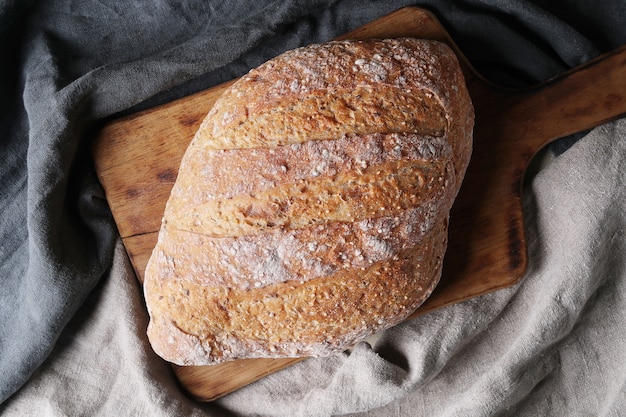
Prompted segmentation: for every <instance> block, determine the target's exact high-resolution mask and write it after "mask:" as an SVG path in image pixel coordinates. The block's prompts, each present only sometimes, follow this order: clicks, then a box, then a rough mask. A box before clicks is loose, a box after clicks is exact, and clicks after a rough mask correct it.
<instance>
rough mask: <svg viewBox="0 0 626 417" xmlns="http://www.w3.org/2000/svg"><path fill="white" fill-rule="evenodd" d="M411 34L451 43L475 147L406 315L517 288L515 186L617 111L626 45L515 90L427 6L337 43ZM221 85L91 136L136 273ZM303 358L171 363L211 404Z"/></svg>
mask: <svg viewBox="0 0 626 417" xmlns="http://www.w3.org/2000/svg"><path fill="white" fill-rule="evenodd" d="M405 36H409V37H417V38H425V39H434V40H440V41H444V42H446V43H448V44H449V45H450V46H452V48H453V49H454V50H455V51H456V52H457V55H458V57H459V60H460V61H461V64H462V67H463V70H464V74H465V76H466V81H467V84H468V88H469V90H470V95H471V96H472V100H473V102H474V106H475V113H476V125H475V131H474V152H473V155H472V161H471V162H470V166H469V169H468V171H467V174H466V177H465V180H464V183H463V186H462V188H461V191H460V193H459V196H458V198H457V200H456V202H455V205H454V207H453V209H452V213H451V219H450V230H449V245H448V251H447V253H446V257H445V260H444V271H443V277H442V279H441V282H440V284H439V286H438V287H437V289H436V290H435V292H434V293H433V295H432V296H431V297H430V298H429V299H428V300H427V301H426V303H424V304H423V305H422V307H420V308H419V309H418V311H416V312H415V314H414V315H413V316H412V317H415V316H417V315H420V314H424V313H426V312H429V311H432V310H434V309H437V308H440V307H443V306H446V305H449V304H453V303H456V302H459V301H463V300H466V299H468V298H471V297H475V296H478V295H481V294H485V293H488V292H490V291H494V290H497V289H501V288H506V287H508V286H511V285H513V284H515V283H516V282H517V281H518V280H519V279H520V278H521V277H522V276H523V274H524V271H525V269H526V264H527V254H526V242H525V236H524V220H523V213H522V206H521V185H522V179H523V176H524V173H525V171H526V168H527V166H528V164H529V162H530V160H531V159H532V157H533V156H534V155H535V154H536V153H537V152H538V151H539V150H540V149H541V148H542V147H543V146H545V145H546V144H548V143H550V142H551V141H553V140H555V139H557V138H559V137H563V136H565V135H568V134H572V133H576V132H579V131H583V130H586V129H589V128H592V127H594V126H596V125H598V124H601V123H603V122H606V121H608V120H611V119H614V118H616V117H619V116H621V115H624V114H626V48H621V49H618V50H616V51H614V52H612V53H609V54H607V55H604V56H602V57H599V58H597V59H595V60H593V61H591V62H590V63H588V64H586V65H584V66H582V67H579V68H576V69H574V70H572V71H570V72H568V73H566V74H563V75H562V76H560V77H558V78H555V79H554V80H550V81H548V82H546V83H543V84H541V85H538V86H536V87H533V88H531V89H527V90H522V91H510V90H505V89H501V88H498V87H496V86H494V85H492V84H490V83H489V82H487V81H485V80H484V79H483V78H482V77H480V76H479V75H478V74H476V72H475V71H474V70H473V69H472V68H471V66H470V65H469V64H468V62H467V60H466V59H465V58H464V57H463V55H462V53H461V52H460V51H459V50H458V48H457V47H456V46H455V44H454V42H453V41H452V40H451V39H450V37H449V36H448V34H447V33H446V31H445V30H444V28H443V27H442V26H441V24H440V23H439V22H438V21H437V19H436V18H435V17H434V16H433V15H432V14H430V13H429V12H427V11H425V10H422V9H418V8H405V9H400V10H398V11H396V12H394V13H392V14H390V15H387V16H384V17H382V18H380V19H378V20H376V21H374V22H372V23H370V24H367V25H365V26H363V27H361V28H359V29H357V30H355V31H353V32H350V33H348V34H346V35H344V36H341V37H340V38H339V39H368V38H391V37H405ZM230 84H231V83H227V84H224V85H220V86H217V87H214V88H211V89H209V90H206V91H202V92H199V93H197V94H194V95H192V96H188V97H185V98H182V99H180V100H177V101H174V102H171V103H167V104H165V105H163V106H160V107H157V108H154V109H151V110H148V111H145V112H142V113H138V114H135V115H131V116H128V117H125V118H121V119H119V120H115V121H113V122H111V123H109V124H107V125H106V126H104V128H103V129H102V130H101V131H100V132H99V134H98V135H97V137H96V138H95V142H94V147H93V154H94V159H95V164H96V171H97V173H98V176H99V179H100V181H101V183H102V185H103V187H104V189H105V191H106V196H107V200H108V202H109V205H110V207H111V210H112V212H113V216H114V218H115V220H116V222H117V226H118V229H119V232H120V235H121V237H122V240H123V242H124V245H125V247H126V249H127V251H128V253H129V256H130V258H131V261H132V263H133V266H134V268H135V271H136V273H137V277H138V278H139V279H140V280H143V272H144V269H145V265H146V263H147V261H148V257H149V256H150V253H151V251H152V248H153V247H154V244H155V242H156V238H157V233H158V229H159V226H160V221H161V217H162V215H163V210H164V207H165V202H166V200H167V198H168V196H169V192H170V189H171V187H172V185H173V183H174V180H175V179H176V176H177V172H178V165H179V162H180V159H181V158H182V156H183V154H184V152H185V150H186V148H187V145H188V144H189V142H190V141H191V139H192V137H193V135H194V133H195V131H196V130H197V128H198V126H199V124H200V122H201V121H202V119H203V118H204V116H205V115H206V114H207V113H208V111H209V110H210V109H211V107H212V106H213V103H214V102H215V100H216V99H217V97H219V95H220V94H221V93H222V92H223V91H224V90H225V89H226V88H227V87H228V86H229V85H230ZM300 360H302V359H250V360H238V361H234V362H230V363H225V364H220V365H215V366H207V367H174V370H175V373H176V375H177V377H178V379H179V381H180V383H181V385H182V387H184V388H185V389H186V390H187V391H188V392H189V394H190V395H191V396H193V397H195V398H197V399H199V400H202V401H210V400H212V399H215V398H218V397H220V396H222V395H225V394H227V393H229V392H232V391H233V390H236V389H238V388H240V387H242V386H244V385H246V384H248V383H250V382H253V381H255V380H258V379H259V378H262V377H264V376H266V375H268V374H270V373H273V372H275V371H277V370H279V369H282V368H284V367H286V366H289V365H291V364H293V363H295V362H298V361H300Z"/></svg>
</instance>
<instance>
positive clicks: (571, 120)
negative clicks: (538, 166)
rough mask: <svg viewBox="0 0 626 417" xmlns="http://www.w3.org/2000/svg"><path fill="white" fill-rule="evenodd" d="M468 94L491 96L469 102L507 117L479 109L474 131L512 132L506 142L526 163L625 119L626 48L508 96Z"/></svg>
mask: <svg viewBox="0 0 626 417" xmlns="http://www.w3.org/2000/svg"><path fill="white" fill-rule="evenodd" d="M471 88H472V86H470V89H471ZM474 88H483V89H484V88H487V89H490V90H491V91H490V92H488V93H486V92H484V91H483V92H481V93H480V94H473V96H474V97H482V98H483V100H488V101H489V102H491V103H493V102H498V103H500V105H501V106H505V107H507V109H506V111H505V112H504V113H506V115H507V117H506V118H505V119H502V118H498V117H497V115H498V114H503V112H502V108H494V107H493V106H484V109H485V111H481V112H477V113H478V114H479V115H480V117H481V118H482V120H477V129H482V130H485V131H487V130H488V131H489V133H488V134H493V133H495V132H494V131H498V132H512V133H513V134H514V135H515V137H512V138H511V140H512V141H514V142H518V144H519V145H520V148H522V149H523V153H524V155H525V156H526V158H527V162H529V161H530V158H532V156H534V154H535V153H536V152H538V151H539V150H540V149H541V148H543V147H544V146H546V145H547V144H549V143H550V142H552V141H554V140H556V139H559V138H562V137H565V136H568V135H571V134H574V133H578V132H582V131H585V130H588V129H591V128H593V127H595V126H598V125H600V124H602V123H605V122H608V121H610V120H612V119H615V118H617V117H620V116H623V115H626V45H624V46H622V47H620V48H618V49H615V50H613V51H611V52H608V53H606V54H604V55H601V56H599V57H597V58H596V59H594V60H592V61H590V62H588V63H586V64H583V65H581V66H579V67H576V68H574V69H572V70H571V71H568V72H566V73H563V74H562V75H559V76H558V77H555V78H553V79H551V80H548V81H546V82H544V83H542V84H539V85H537V86H535V87H532V88H530V89H525V90H520V91H519V92H516V93H513V94H512V93H511V91H506V92H504V90H502V89H500V88H497V87H493V86H491V85H488V84H485V83H477V84H476V85H475V86H474ZM475 105H481V103H475ZM489 109H491V110H489ZM481 110H482V109H481ZM513 125H514V126H515V128H514V129H513V128H512V127H513Z"/></svg>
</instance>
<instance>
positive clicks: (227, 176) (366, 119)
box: [144, 39, 473, 365]
mask: <svg viewBox="0 0 626 417" xmlns="http://www.w3.org/2000/svg"><path fill="white" fill-rule="evenodd" d="M472 127H473V109H472V106H471V103H470V100H469V95H468V94H467V91H466V88H465V85H464V80H463V77H462V74H461V71H460V68H459V65H458V62H457V61H456V57H455V56H454V54H453V52H452V51H451V50H450V49H449V48H448V47H447V46H445V45H443V44H441V43H438V42H433V41H421V40H415V39H398V40H384V41H340V42H330V43H327V44H322V45H311V46H309V47H305V48H300V49H296V50H294V51H289V52H287V53H285V54H283V55H281V56H279V57H277V58H275V59H273V60H271V61H268V62H267V63H265V64H263V65H261V66H260V67H259V68H257V69H255V70H252V71H251V72H250V73H249V74H248V75H246V76H244V77H242V78H241V79H240V80H239V81H237V82H236V83H235V84H233V86H232V87H231V88H229V89H228V90H227V91H226V92H225V93H224V94H223V96H222V97H220V99H219V100H218V101H217V102H216V104H215V106H214V108H213V109H212V110H211V112H209V114H208V115H207V117H206V119H205V120H204V122H203V123H202V125H201V127H200V129H199V130H198V132H197V134H196V136H195V137H194V139H193V141H192V143H191V144H190V146H189V148H188V150H187V152H186V154H185V156H184V158H183V161H182V162H181V167H180V171H179V175H178V178H177V180H176V184H175V185H174V188H173V189H172V193H171V196H170V199H169V200H168V203H167V207H166V211H165V214H164V218H163V222H162V226H161V231H160V233H159V239H158V242H157V245H156V247H155V249H154V251H153V253H152V256H151V258H150V261H149V263H148V266H147V269H146V274H145V276H146V279H145V282H144V293H145V296H146V302H147V305H148V310H149V313H150V316H151V321H150V325H149V329H148V336H149V339H150V342H151V344H152V346H153V348H154V349H155V351H156V352H157V353H158V354H159V355H161V356H162V357H164V358H165V359H167V360H169V361H171V362H174V363H177V364H179V365H203V364H214V363H219V362H223V361H227V360H233V359H237V358H254V357H294V356H308V355H325V354H331V353H333V352H337V351H341V350H343V349H346V348H348V347H350V346H351V345H353V344H354V343H355V342H356V341H358V340H360V339H362V338H364V337H366V336H368V335H369V334H371V333H374V332H376V331H378V330H381V329H384V328H388V327H390V326H392V325H394V324H397V323H398V322H400V321H402V320H403V319H404V318H406V317H407V316H408V315H410V314H411V313H412V312H413V311H414V310H415V309H416V308H417V307H418V306H419V305H420V304H421V303H422V302H423V301H424V300H425V299H426V298H427V297H428V295H429V294H430V293H431V292H432V290H433V288H434V287H435V285H436V284H437V282H438V281H439V278H440V276H441V267H442V259H443V255H444V253H445V248H446V244H447V224H448V216H449V210H450V207H451V205H452V202H453V201H454V198H455V196H456V194H457V192H458V189H459V187H460V184H461V181H462V177H463V175H464V172H465V169H466V167H467V164H468V162H469V157H470V153H471V145H472Z"/></svg>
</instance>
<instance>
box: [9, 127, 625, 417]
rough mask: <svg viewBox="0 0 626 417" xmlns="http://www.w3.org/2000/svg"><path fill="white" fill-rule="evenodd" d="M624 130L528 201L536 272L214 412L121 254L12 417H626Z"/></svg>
mask: <svg viewBox="0 0 626 417" xmlns="http://www.w3.org/2000/svg"><path fill="white" fill-rule="evenodd" d="M624 184H626V120H621V121H617V122H613V123H609V124H607V125H604V126H602V127H599V128H596V129H594V130H593V131H592V132H591V133H589V134H588V135H587V136H585V137H584V138H583V139H581V140H580V141H578V142H577V143H576V144H575V145H574V146H573V147H572V148H570V149H569V150H568V151H566V152H565V153H563V154H562V155H560V156H558V157H556V158H554V159H551V160H550V161H548V163H547V164H546V165H545V166H544V167H543V168H542V169H541V170H540V171H539V172H538V173H537V174H536V175H535V176H534V177H533V178H532V179H530V181H529V182H528V185H527V187H526V188H525V196H524V200H525V214H526V228H527V238H528V247H529V258H530V263H529V268H528V272H527V274H526V276H525V278H524V279H523V281H521V283H519V284H518V285H516V286H515V287H512V288H509V289H505V290H501V291H498V292H495V293H492V294H488V295H485V296H481V297H478V298H474V299H471V300H468V301H466V302H463V303H460V304H457V305H453V306H450V307H447V308H443V309H440V310H437V311H435V312H432V313H430V314H427V315H424V316H422V317H419V318H417V319H414V320H412V321H409V322H406V323H403V324H401V325H399V326H397V327H395V328H393V329H390V330H388V331H386V332H384V333H383V334H382V336H381V337H380V338H379V339H378V340H377V341H376V343H374V345H373V346H369V345H368V344H365V343H363V344H360V345H359V346H357V348H356V349H355V350H354V351H353V352H352V353H351V354H341V355H336V356H333V357H330V358H322V359H308V360H306V361H303V362H301V363H298V364H296V365H295V366H293V367H290V368H288V369H285V370H283V371H281V372H278V373H276V374H274V375H271V376H269V377H267V378H264V379H262V380H260V381H258V382H257V383H254V384H251V385H249V386H247V387H245V388H243V389H241V390H239V391H237V392H235V393H233V394H230V395H228V396H226V397H223V398H222V399H220V400H218V401H215V402H213V403H207V404H202V403H198V402H195V401H193V400H191V399H189V398H188V397H186V395H185V394H184V393H183V392H182V391H181V390H180V388H179V387H178V386H177V383H176V380H175V378H174V376H173V374H172V372H171V369H170V367H169V366H168V365H167V364H166V363H165V362H163V361H162V360H160V359H159V358H158V357H156V356H155V355H154V353H153V352H152V350H151V349H150V346H149V345H148V343H147V341H146V337H145V328H146V325H147V315H146V311H145V307H144V305H143V302H142V298H141V292H140V288H139V286H138V284H137V281H136V279H135V277H134V275H133V272H132V268H131V267H130V264H129V261H128V259H127V258H126V255H125V252H124V249H123V247H122V246H121V244H119V243H118V245H117V251H116V254H115V262H114V266H113V268H112V270H111V272H110V274H109V276H108V278H107V279H105V280H103V281H102V282H101V283H100V284H99V286H98V287H97V288H96V289H95V290H94V291H93V292H92V294H91V296H90V299H89V300H88V302H87V303H85V305H84V306H83V307H82V308H81V310H80V311H79V313H78V314H77V315H76V317H75V318H74V319H73V321H72V322H71V324H70V326H69V327H68V328H67V329H66V330H65V331H64V333H63V334H62V336H61V339H60V340H59V342H58V344H57V346H56V348H55V350H54V352H53V353H52V355H51V356H50V357H49V358H48V360H47V361H46V362H45V363H44V365H43V366H42V367H41V368H40V369H39V370H38V371H37V372H36V373H35V374H34V375H33V377H32V378H31V380H30V381H29V382H28V383H27V385H26V386H25V387H23V388H22V389H21V390H20V391H18V392H17V393H16V394H15V395H14V396H13V397H11V398H10V399H9V400H8V401H7V402H6V403H5V404H3V405H2V406H1V408H0V410H1V411H2V412H3V414H4V415H8V416H155V417H158V416H239V415H242V416H330V415H341V414H348V415H353V416H464V417H466V416H494V415H502V416H624V415H626V238H625V235H624V230H625V226H626V221H625V216H624V212H625V208H626V187H625V185H624Z"/></svg>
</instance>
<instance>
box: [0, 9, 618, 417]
mask: <svg viewBox="0 0 626 417" xmlns="http://www.w3.org/2000/svg"><path fill="white" fill-rule="evenodd" d="M566 3H567V4H566V5H564V4H563V2H559V1H553V2H551V1H548V2H542V6H541V7H539V6H537V5H535V4H534V3H532V2H526V1H495V0H459V1H453V2H440V1H434V0H433V1H423V2H420V3H419V4H421V5H426V6H428V7H430V8H431V9H432V10H433V11H435V12H436V13H437V15H438V16H439V17H440V19H441V20H442V21H443V22H444V24H445V25H446V27H447V28H448V29H449V31H450V32H451V34H452V36H453V37H454V39H455V40H456V41H457V43H458V44H459V45H460V46H461V48H462V49H463V51H464V52H465V53H466V55H467V56H468V57H469V58H470V60H471V61H472V62H473V63H474V65H475V66H476V68H478V69H479V70H480V71H481V72H482V73H483V74H484V75H486V76H487V77H488V78H490V79H491V80H493V81H496V82H499V83H504V84H507V85H516V86H522V85H529V84H531V83H534V82H538V81H541V80H544V79H546V78H549V77H550V76H553V75H556V74H558V73H560V72H562V71H564V70H566V69H568V68H570V67H573V66H576V65H579V64H582V63H584V62H586V61H587V60H589V59H591V58H592V57H594V56H596V55H597V54H599V53H600V52H602V51H606V50H609V49H612V48H614V47H616V46H618V45H621V44H623V43H626V25H624V24H623V22H624V21H626V17H625V16H626V11H625V5H624V2H623V1H606V2H602V3H601V4H590V3H588V2H585V1H578V0H568V1H567V2H566ZM408 4H411V2H408V1H401V0H393V1H384V2H361V1H350V0H338V1H330V0H328V1H323V0H318V1H295V0H288V1H259V0H254V1H250V0H248V1H245V0H239V1H236V2H216V1H199V0H198V1H191V0H189V1H184V2H169V1H166V0H157V1H154V2H149V3H146V4H144V3H142V2H121V1H119V0H117V1H116V0H99V1H91V0H86V1H81V2H74V1H68V0H51V1H47V2H34V1H19V0H5V1H2V2H0V56H1V57H2V65H0V128H1V129H0V135H2V137H1V140H0V209H1V216H0V410H1V411H3V412H5V413H6V414H14V415H110V414H113V413H117V414H119V415H180V414H186V413H194V412H196V413H199V414H201V415H202V413H206V414H208V415H228V414H230V413H232V414H235V415H236V414H239V413H240V414H244V415H245V414H248V415H254V414H261V415H280V414H281V413H284V414H287V415H298V414H303V415H306V413H310V414H315V413H318V414H319V415H328V414H332V413H345V412H353V411H354V412H357V411H364V410H369V409H372V408H373V407H383V408H381V409H380V413H382V414H383V415H384V414H385V413H386V414H391V415H393V414H394V413H395V414H400V415H413V414H414V412H413V411H415V412H416V413H418V414H420V410H422V411H423V413H424V414H431V413H432V414H436V412H435V411H433V410H443V409H444V408H443V407H444V406H445V407H452V408H454V407H465V409H462V410H461V411H459V412H458V415H480V414H481V413H483V414H487V415H488V414H494V413H495V411H494V410H496V409H502V408H503V407H512V410H525V409H528V410H532V407H537V408H539V409H542V410H543V411H546V410H550V409H552V408H554V410H557V411H561V409H568V408H569V409H570V410H574V409H580V410H583V411H581V413H583V414H584V412H587V414H603V413H605V414H609V413H610V412H611V410H619V408H618V407H619V405H620V404H621V405H623V401H624V400H623V398H624V392H623V388H622V387H623V385H624V381H623V375H624V374H625V373H624V372H623V371H624V369H623V368H620V365H621V363H623V362H624V361H623V358H622V355H623V352H624V346H623V340H624V337H623V336H624V335H623V333H620V332H621V331H622V330H621V329H623V328H624V324H625V323H624V317H623V314H624V311H625V309H624V306H623V294H624V291H623V288H620V287H619V286H620V285H621V286H623V275H624V268H623V263H624V250H623V249H624V236H623V211H624V210H623V209H624V193H623V186H622V184H623V183H624V181H623V180H624V178H623V174H622V172H623V171H624V166H623V160H624V155H625V154H626V152H625V150H624V146H623V143H624V140H623V131H624V129H623V126H622V125H621V124H612V125H610V126H608V127H605V128H603V129H599V130H596V131H594V133H592V134H591V135H590V136H588V137H586V138H585V139H583V140H581V141H580V142H578V143H576V144H575V145H574V147H572V148H571V149H569V150H567V151H565V150H566V149H567V148H569V146H570V145H571V143H572V142H573V141H574V139H575V138H573V139H572V138H570V139H567V140H561V141H559V142H558V143H557V145H556V146H554V147H552V149H553V150H555V151H556V153H557V154H559V153H561V152H563V151H565V152H564V153H563V154H562V155H560V156H559V157H558V158H557V159H556V160H555V161H553V162H551V163H550V164H549V165H548V167H546V168H545V169H544V170H542V171H540V173H539V175H538V176H537V177H536V178H535V179H534V181H533V182H531V188H529V189H528V190H527V207H526V211H527V215H528V218H527V224H528V228H529V234H530V237H531V239H530V249H531V270H530V271H529V277H527V279H526V280H525V281H524V282H523V283H522V284H521V285H520V286H519V288H515V289H511V290H505V291H501V292H498V293H496V294H493V295H489V296H486V297H481V298H480V299H477V300H472V301H469V302H466V303H463V304H460V305H458V306H453V307H450V308H446V309H443V310H441V311H439V312H435V313H433V314H429V315H427V316H425V317H423V318H420V319H417V320H415V321H413V322H411V323H407V324H406V325H402V326H398V327H397V328H394V329H392V330H390V331H389V332H385V333H384V334H383V335H382V337H381V338H380V339H379V340H378V341H377V342H376V344H375V345H374V346H373V349H372V348H370V347H368V346H366V345H361V346H359V347H358V348H357V349H355V351H354V352H353V353H352V354H350V355H337V356H335V357H332V358H330V359H321V360H317V359H313V360H308V361H306V362H304V363H301V364H299V365H297V366H295V367H293V368H290V369H288V370H285V371H284V372H280V373H278V374H276V375H273V376H271V377H269V378H266V379H264V380H262V381H260V382H259V383H256V384H254V385H252V386H250V387H248V388H245V389H243V390H241V391H239V392H237V393H235V394H233V395H230V396H228V397H225V398H223V399H222V400H220V401H218V402H216V403H214V404H210V405H205V406H202V405H198V404H195V403H193V402H190V401H189V400H188V399H187V398H186V397H184V396H183V395H182V394H181V393H180V390H179V389H178V388H177V386H176V385H175V382H174V381H173V379H172V377H171V372H170V370H169V368H168V366H167V365H165V364H164V363H162V361H160V360H158V358H156V357H155V356H154V355H153V354H152V352H151V350H150V349H149V347H147V345H146V344H145V338H144V336H143V335H144V333H145V324H146V323H145V310H144V309H143V305H142V304H141V298H140V292H139V291H138V288H137V286H136V284H135V281H134V279H133V277H132V274H131V273H130V271H129V270H128V263H127V260H126V259H125V257H124V255H123V251H122V250H121V247H120V245H119V243H118V244H117V246H116V243H115V242H116V231H115V227H114V224H113V221H112V218H111V215H110V212H109V210H108V207H107V205H106V201H105V200H104V198H103V194H102V190H101V188H100V187H99V184H98V183H97V180H96V178H95V175H94V172H93V167H92V166H91V161H90V157H89V138H90V136H91V134H92V133H93V130H94V129H95V128H97V127H98V124H99V123H101V122H103V121H104V120H106V119H107V118H108V117H111V116H119V115H120V114H127V113H130V112H132V111H136V110H139V109H142V108H148V107H151V106H154V105H156V104H159V103H163V102H166V101H168V100H171V99H174V98H176V97H180V96H183V95H186V94H189V93H191V92H194V91H198V90H199V89H202V88H206V87H209V86H212V85H215V84H216V83H219V82H221V81H226V80H229V79H231V78H233V77H236V76H238V75H241V74H242V73H244V72H245V71H246V70H248V69H249V68H251V67H253V66H256V65H258V64H259V63H261V62H263V61H264V60H266V59H268V58H270V57H272V56H275V55H276V54H278V53H280V52H282V51H284V50H286V49H290V48H293V47H296V46H299V45H304V44H307V43H311V42H320V41H324V40H328V39H331V38H333V37H334V36H337V35H340V34H342V33H345V32H346V31H348V30H350V29H353V28H355V27H357V26H359V25H361V24H363V23H366V22H368V21H370V20H372V19H374V18H376V17H379V16H381V15H383V14H385V13H388V12H390V11H392V10H395V9H397V8H399V7H401V6H405V5H408ZM589 138H591V139H589ZM585 144H587V145H585ZM585 146H586V147H585ZM559 167H560V168H559ZM554 170H555V171H554ZM551 173H552V174H551ZM587 189H589V191H588V192H590V193H591V194H590V195H591V197H586V196H587V194H586V192H587ZM532 283H535V284H532ZM558 285H560V287H559V288H560V289H559V290H558V291H557V289H556V288H553V287H552V286H558ZM607 299H608V300H607ZM553 310H554V311H553ZM509 312H514V314H513V313H509ZM554 312H556V313H559V314H552V313H554ZM592 342H593V343H592ZM564 344H565V345H564ZM478 347H481V348H480V349H479V350H476V349H478ZM555 352H556V353H555ZM576 372H578V374H576ZM446 375H447V376H446ZM600 375H604V376H603V377H600ZM540 377H542V379H541V380H540V381H539V380H538V378H540ZM20 388H21V389H20ZM535 394H536V395H539V396H536V395H535ZM437 398H439V399H440V401H439V403H438V402H437ZM442 398H443V400H442ZM532 398H535V400H532ZM420 399H421V400H420ZM431 399H432V400H431ZM620 401H621V402H620ZM437 404H439V405H437ZM514 404H518V405H514ZM472 407H475V408H472ZM559 407H561V408H559ZM585 407H587V408H588V410H587V411H585ZM229 410H230V411H229ZM476 410H480V411H476ZM376 412H378V411H376ZM615 412H617V411H615ZM510 413H512V411H510V412H505V414H510ZM546 413H548V412H547V411H546V412H545V413H544V414H546ZM441 414H442V415H446V414H448V415H453V414H454V412H453V411H450V410H448V411H441ZM555 415H560V414H559V413H558V412H555ZM572 415H576V413H574V414H572Z"/></svg>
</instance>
